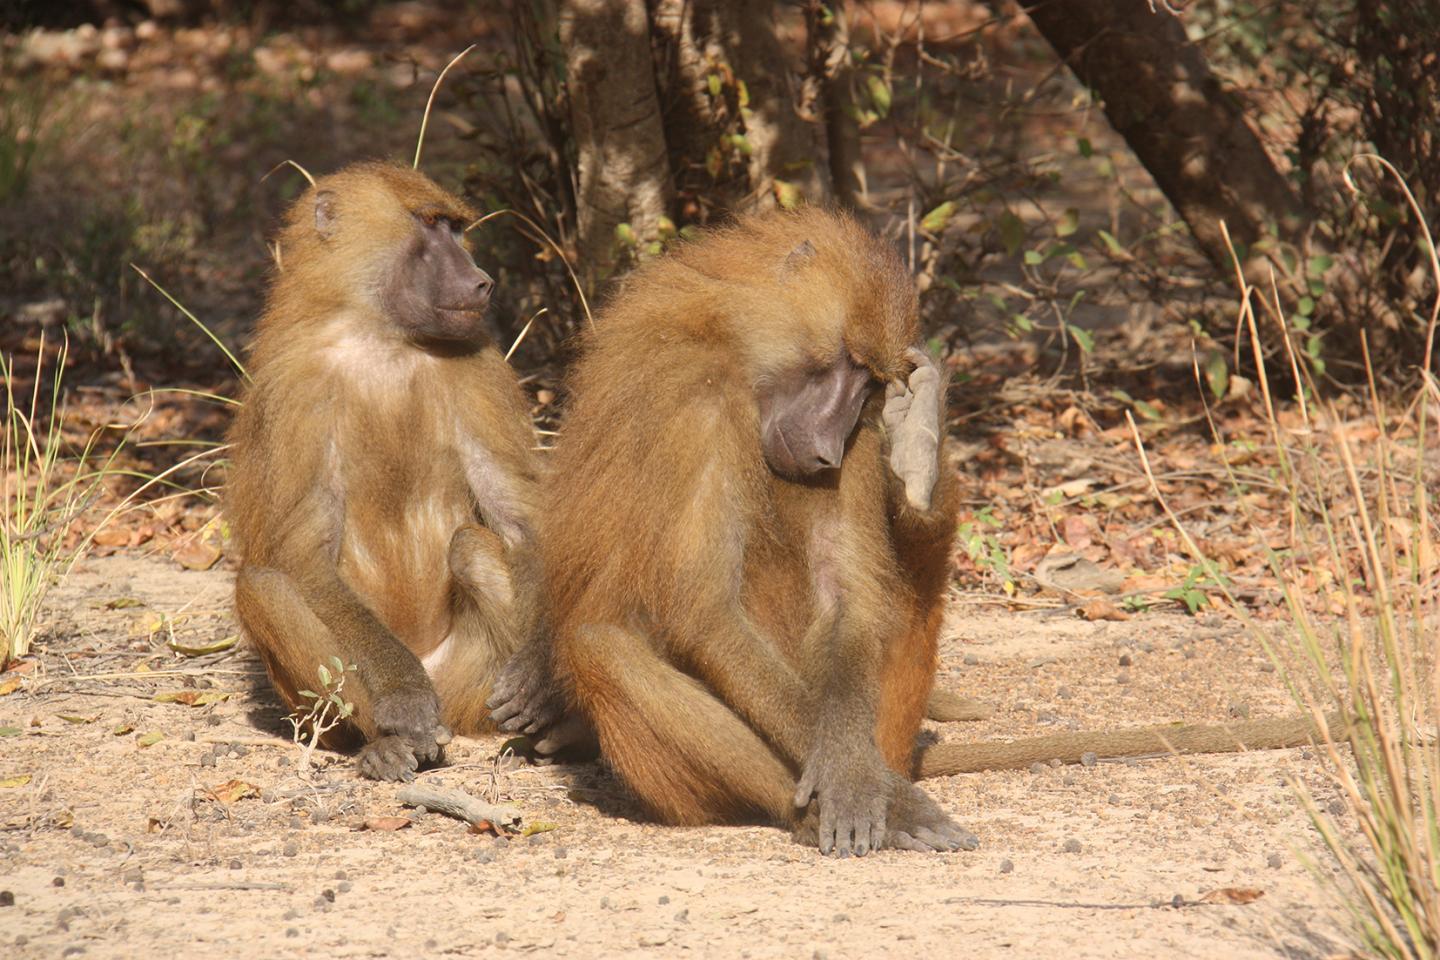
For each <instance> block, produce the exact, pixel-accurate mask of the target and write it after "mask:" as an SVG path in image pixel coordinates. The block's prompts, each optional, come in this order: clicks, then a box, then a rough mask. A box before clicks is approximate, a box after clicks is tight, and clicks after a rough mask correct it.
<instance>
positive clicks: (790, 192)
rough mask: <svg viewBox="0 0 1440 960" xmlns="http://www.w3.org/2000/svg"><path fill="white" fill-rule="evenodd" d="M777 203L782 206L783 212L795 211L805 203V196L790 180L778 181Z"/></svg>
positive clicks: (776, 182)
mask: <svg viewBox="0 0 1440 960" xmlns="http://www.w3.org/2000/svg"><path fill="white" fill-rule="evenodd" d="M775 202H776V203H778V204H779V205H780V209H781V210H794V209H797V208H798V207H799V206H800V205H801V204H802V203H804V202H805V195H804V194H803V193H801V192H800V188H799V187H797V186H796V185H795V184H793V183H791V182H789V181H788V180H776V181H775Z"/></svg>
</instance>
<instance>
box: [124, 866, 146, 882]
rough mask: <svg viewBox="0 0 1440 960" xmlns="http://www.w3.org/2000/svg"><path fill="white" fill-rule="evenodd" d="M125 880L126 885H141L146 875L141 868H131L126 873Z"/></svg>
mask: <svg viewBox="0 0 1440 960" xmlns="http://www.w3.org/2000/svg"><path fill="white" fill-rule="evenodd" d="M123 879H124V881H125V882H126V883H139V882H140V881H142V880H144V879H145V874H144V873H143V872H142V871H141V870H140V868H139V867H131V868H130V869H129V870H126V871H125V875H124V877H123Z"/></svg>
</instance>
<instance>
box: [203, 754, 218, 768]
mask: <svg viewBox="0 0 1440 960" xmlns="http://www.w3.org/2000/svg"><path fill="white" fill-rule="evenodd" d="M200 766H202V767H213V766H215V754H213V753H204V754H201V755H200Z"/></svg>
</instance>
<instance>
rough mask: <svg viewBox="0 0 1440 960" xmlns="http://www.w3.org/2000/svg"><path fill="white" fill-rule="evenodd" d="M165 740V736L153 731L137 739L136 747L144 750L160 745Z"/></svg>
mask: <svg viewBox="0 0 1440 960" xmlns="http://www.w3.org/2000/svg"><path fill="white" fill-rule="evenodd" d="M164 739H165V734H163V733H160V732H158V731H151V732H150V733H142V734H140V736H138V737H136V738H135V745H136V746H137V747H139V748H140V749H142V750H143V749H145V748H146V747H153V746H155V744H157V743H159V742H160V741H161V740H164Z"/></svg>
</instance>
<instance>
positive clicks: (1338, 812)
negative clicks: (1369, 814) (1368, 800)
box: [1325, 797, 1345, 817]
mask: <svg viewBox="0 0 1440 960" xmlns="http://www.w3.org/2000/svg"><path fill="white" fill-rule="evenodd" d="M1325 809H1327V810H1329V811H1330V816H1332V817H1343V816H1344V815H1345V801H1343V800H1341V799H1340V798H1339V797H1335V798H1334V799H1332V800H1331V801H1330V802H1329V803H1327V804H1325Z"/></svg>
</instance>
